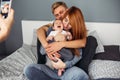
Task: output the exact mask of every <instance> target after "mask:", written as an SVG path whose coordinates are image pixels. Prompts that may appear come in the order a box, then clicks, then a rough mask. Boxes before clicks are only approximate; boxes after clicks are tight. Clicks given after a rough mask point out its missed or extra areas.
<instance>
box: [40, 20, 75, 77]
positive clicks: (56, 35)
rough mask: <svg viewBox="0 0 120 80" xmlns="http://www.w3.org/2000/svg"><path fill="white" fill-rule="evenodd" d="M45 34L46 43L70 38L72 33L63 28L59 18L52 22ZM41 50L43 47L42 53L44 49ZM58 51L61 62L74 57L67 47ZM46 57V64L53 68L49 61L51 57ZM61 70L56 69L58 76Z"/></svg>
mask: <svg viewBox="0 0 120 80" xmlns="http://www.w3.org/2000/svg"><path fill="white" fill-rule="evenodd" d="M47 35H48V36H47V38H46V40H47V41H48V43H52V42H54V41H67V40H72V34H71V33H70V32H68V31H64V30H63V24H62V21H61V20H55V21H54V22H53V26H52V27H51V30H48V32H47ZM43 50H44V49H41V51H40V52H41V53H44V52H45V51H43ZM58 53H59V54H60V55H61V56H60V57H58V58H60V59H61V60H62V61H63V62H65V61H70V60H72V59H73V57H74V56H73V54H72V51H71V50H70V49H68V48H62V49H61V50H60V51H59V52H58ZM68 55H69V56H68ZM53 56H54V55H53ZM46 59H47V62H46V65H47V66H49V67H50V68H51V69H53V70H54V67H53V66H52V63H51V59H49V58H48V56H46ZM54 61H55V60H54ZM62 71H64V69H61V70H58V75H59V76H61V74H62Z"/></svg>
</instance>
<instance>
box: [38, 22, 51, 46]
mask: <svg viewBox="0 0 120 80" xmlns="http://www.w3.org/2000/svg"><path fill="white" fill-rule="evenodd" d="M50 26H52V24H47V25H44V26H42V27H40V28H38V29H37V37H38V39H39V41H40V42H41V44H42V46H43V47H44V48H45V47H46V46H47V44H48V42H47V41H46V32H47V30H48V28H49V27H50Z"/></svg>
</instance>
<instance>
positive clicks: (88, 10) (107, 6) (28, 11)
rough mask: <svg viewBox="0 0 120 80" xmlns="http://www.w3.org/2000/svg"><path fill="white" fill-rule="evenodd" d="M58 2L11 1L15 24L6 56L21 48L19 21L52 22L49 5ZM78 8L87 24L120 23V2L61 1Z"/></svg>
mask: <svg viewBox="0 0 120 80" xmlns="http://www.w3.org/2000/svg"><path fill="white" fill-rule="evenodd" d="M55 1H59V0H13V4H12V7H13V8H14V10H15V23H14V25H13V28H12V31H11V34H10V36H9V38H8V39H7V40H6V42H5V44H6V50H7V54H10V53H11V52H13V51H15V50H16V49H18V48H19V47H21V46H22V43H23V41H22V27H21V20H53V19H54V17H53V15H52V13H51V5H52V3H53V2H55ZM61 1H65V2H66V3H67V5H68V6H69V7H70V6H72V5H75V6H77V7H79V8H80V9H81V10H82V12H83V14H84V17H85V21H87V22H110V23H120V10H119V9H120V0H61ZM28 30H29V29H28Z"/></svg>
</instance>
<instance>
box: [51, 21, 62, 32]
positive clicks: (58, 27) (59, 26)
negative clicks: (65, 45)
mask: <svg viewBox="0 0 120 80" xmlns="http://www.w3.org/2000/svg"><path fill="white" fill-rule="evenodd" d="M53 29H54V30H63V23H62V21H61V20H55V22H54V26H53Z"/></svg>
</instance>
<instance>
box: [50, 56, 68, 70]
mask: <svg viewBox="0 0 120 80" xmlns="http://www.w3.org/2000/svg"><path fill="white" fill-rule="evenodd" d="M55 59H56V60H57V62H54V61H52V65H53V67H54V68H55V69H64V68H66V64H65V63H64V62H63V61H62V60H61V59H59V58H57V57H55Z"/></svg>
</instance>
